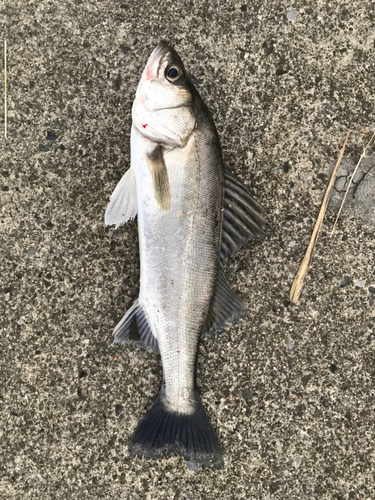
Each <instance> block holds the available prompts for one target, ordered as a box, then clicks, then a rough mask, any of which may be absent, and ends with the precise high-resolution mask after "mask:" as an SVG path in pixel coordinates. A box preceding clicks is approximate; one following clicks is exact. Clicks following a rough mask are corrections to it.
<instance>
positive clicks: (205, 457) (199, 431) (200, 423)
mask: <svg viewBox="0 0 375 500" xmlns="http://www.w3.org/2000/svg"><path fill="white" fill-rule="evenodd" d="M194 399H195V401H194V403H195V409H194V412H193V413H188V414H187V413H178V412H173V411H168V410H167V409H166V407H165V406H164V404H163V388H162V389H161V390H160V392H159V395H158V397H157V398H156V401H155V403H154V404H153V406H152V407H151V409H150V410H149V411H148V413H147V414H146V416H145V417H144V418H143V419H142V420H141V421H140V423H139V424H138V426H137V428H136V429H135V431H134V434H133V436H132V439H131V442H130V444H129V451H130V453H132V454H133V455H140V456H144V457H146V458H155V457H160V456H165V455H169V454H170V453H172V452H173V451H177V452H178V453H179V454H180V455H182V456H183V457H185V458H186V459H187V460H190V461H192V462H194V463H196V464H197V465H204V466H205V467H212V468H217V469H218V468H221V467H223V458H222V454H221V449H220V444H219V440H218V438H217V436H216V433H215V431H214V429H213V427H212V425H211V424H210V422H209V420H208V418H207V415H206V412H205V410H204V408H203V405H202V402H201V400H200V398H199V395H198V393H197V391H195V398H194Z"/></svg>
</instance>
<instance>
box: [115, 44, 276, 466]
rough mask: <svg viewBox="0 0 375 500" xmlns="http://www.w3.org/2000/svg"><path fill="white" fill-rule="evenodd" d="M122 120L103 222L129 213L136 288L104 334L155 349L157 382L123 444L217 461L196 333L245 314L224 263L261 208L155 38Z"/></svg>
mask: <svg viewBox="0 0 375 500" xmlns="http://www.w3.org/2000/svg"><path fill="white" fill-rule="evenodd" d="M132 119H133V124H132V130H131V166H130V169H129V170H128V171H127V172H126V173H125V175H124V176H123V178H122V179H121V180H120V182H119V184H118V185H117V187H116V189H115V190H114V192H113V194H112V197H111V201H110V203H109V206H108V208H107V211H106V215H105V222H106V224H109V225H112V224H115V225H116V227H118V226H120V225H121V224H123V223H125V222H126V221H127V220H129V219H130V218H134V217H135V216H136V215H138V233H139V251H140V263H141V277H140V291H139V297H138V299H137V300H136V301H135V302H134V304H133V305H132V307H130V309H129V310H128V311H127V312H126V314H125V316H124V317H123V318H122V320H121V321H120V323H119V324H118V325H117V326H116V328H115V331H114V333H115V340H114V343H133V344H137V345H139V346H142V347H144V348H148V349H151V350H152V351H154V352H156V353H160V356H161V361H162V366H163V382H162V386H161V389H160V392H159V395H158V396H157V398H156V401H155V403H154V405H153V406H152V407H151V409H150V410H149V411H148V413H147V414H146V416H145V417H144V418H143V420H141V422H140V423H139V424H138V427H137V428H136V429H135V431H134V434H133V437H132V439H131V443H130V445H129V450H130V452H131V453H133V454H135V455H142V456H145V457H147V458H150V457H158V456H162V455H167V454H169V453H171V452H172V451H177V452H178V453H180V454H181V455H182V456H184V457H185V458H187V459H189V460H192V461H194V462H195V463H197V464H198V465H204V466H207V467H216V468H219V467H222V466H223V459H222V453H221V450H220V444H219V440H218V438H217V436H216V433H215V431H214V429H213V427H212V426H211V424H210V422H209V420H208V418H207V416H206V413H205V410H204V408H203V405H202V402H201V400H200V397H199V395H198V392H197V389H196V383H195V369H196V360H197V352H198V342H199V338H200V336H201V335H202V333H206V332H208V331H212V330H217V329H219V328H221V327H222V326H223V324H224V323H225V322H226V321H227V320H229V319H231V318H233V317H236V316H239V315H240V314H241V312H242V311H243V302H242V300H241V299H240V298H239V297H237V296H236V294H235V293H234V292H233V291H232V290H231V288H230V286H229V284H228V282H227V280H226V278H225V277H224V275H223V272H222V263H223V261H224V259H225V257H226V256H227V255H229V254H231V253H232V252H234V251H235V250H237V249H238V248H239V247H241V246H242V245H244V244H245V243H246V242H247V241H248V240H249V239H251V238H256V237H258V236H260V235H261V234H262V233H263V229H264V227H265V226H266V221H265V219H264V217H263V215H262V213H263V208H262V207H261V206H260V205H259V204H258V203H257V202H256V201H255V200H254V199H253V197H252V196H251V194H250V192H249V191H248V189H247V188H246V187H245V186H244V185H243V184H242V183H241V182H240V181H239V179H237V178H236V177H235V176H234V175H233V174H231V173H229V172H228V171H227V170H225V169H224V168H223V162H222V155H221V148H220V143H219V138H218V134H217V132H216V128H215V125H214V122H213V120H212V117H211V115H210V113H209V111H208V109H207V107H206V105H205V104H204V103H203V101H202V99H201V97H200V95H199V93H198V92H197V90H196V88H195V87H194V85H193V83H192V81H191V79H190V78H189V75H188V73H187V72H186V70H185V68H184V65H183V63H182V61H181V59H180V57H179V56H178V54H177V53H176V51H175V50H174V49H173V48H172V47H171V46H170V45H169V44H168V43H167V42H165V41H162V42H160V43H159V44H158V45H157V47H156V48H155V50H154V51H153V52H152V54H151V56H150V58H149V59H148V62H147V64H146V67H145V69H144V71H143V74H142V76H141V80H140V82H139V85H138V88H137V92H136V96H135V100H134V104H133V110H132Z"/></svg>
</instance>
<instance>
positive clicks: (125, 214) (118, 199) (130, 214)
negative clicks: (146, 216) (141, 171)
mask: <svg viewBox="0 0 375 500" xmlns="http://www.w3.org/2000/svg"><path fill="white" fill-rule="evenodd" d="M137 213H138V202H137V184H136V179H135V171H134V168H129V170H127V171H126V172H125V174H124V175H123V176H122V178H121V180H120V182H119V183H118V184H117V186H116V188H115V190H114V191H113V193H112V196H111V201H110V202H109V205H108V207H107V210H106V212H105V223H106V224H107V225H109V226H111V225H112V224H116V228H118V227H119V226H121V225H122V224H125V222H126V221H128V220H129V219H132V218H134V217H135V216H136V215H137Z"/></svg>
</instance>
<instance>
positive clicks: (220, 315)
mask: <svg viewBox="0 0 375 500" xmlns="http://www.w3.org/2000/svg"><path fill="white" fill-rule="evenodd" d="M244 310H245V304H244V302H243V301H242V299H240V298H239V297H238V296H237V295H236V294H235V293H234V291H233V290H232V289H231V287H230V285H229V283H228V281H227V279H226V277H225V276H224V274H223V273H222V271H220V272H219V278H218V283H217V287H216V293H215V295H214V298H213V301H212V305H211V308H210V310H209V312H208V315H207V319H206V323H205V325H204V328H203V330H202V333H201V338H204V337H206V336H207V334H209V333H213V332H215V331H216V330H219V329H220V328H221V327H222V326H224V324H225V323H226V322H227V321H229V320H236V319H237V318H239V317H240V316H241V315H242V313H243V312H244Z"/></svg>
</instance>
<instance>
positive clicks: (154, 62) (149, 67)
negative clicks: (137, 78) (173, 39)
mask: <svg viewBox="0 0 375 500" xmlns="http://www.w3.org/2000/svg"><path fill="white" fill-rule="evenodd" d="M166 59H167V60H171V59H173V60H178V61H180V57H179V56H178V54H177V52H176V51H175V50H174V48H173V47H172V45H170V44H169V43H168V42H167V41H165V40H161V41H160V42H159V43H158V44H157V46H156V47H155V48H154V50H153V51H152V53H151V55H150V57H149V58H148V61H147V64H146V67H145V69H144V72H143V75H142V80H150V79H151V78H157V76H158V73H159V69H160V66H161V65H162V63H163V62H164V61H165V60H166Z"/></svg>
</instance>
